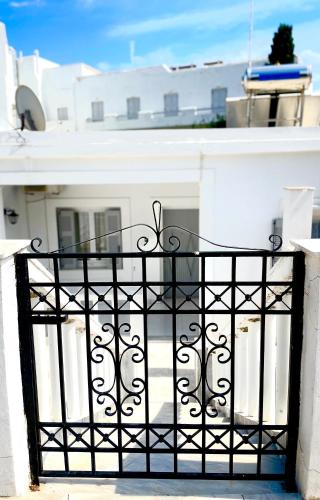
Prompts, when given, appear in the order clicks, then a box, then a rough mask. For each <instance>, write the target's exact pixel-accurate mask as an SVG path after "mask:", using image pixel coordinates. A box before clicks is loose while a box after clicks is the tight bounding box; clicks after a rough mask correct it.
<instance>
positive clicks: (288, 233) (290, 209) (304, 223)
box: [282, 187, 314, 250]
mask: <svg viewBox="0 0 320 500" xmlns="http://www.w3.org/2000/svg"><path fill="white" fill-rule="evenodd" d="M313 194H314V188H313V187H285V188H284V196H283V228H282V239H283V249H284V250H285V249H288V248H290V240H293V239H305V238H311V230H312V211H313Z"/></svg>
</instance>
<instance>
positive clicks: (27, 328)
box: [15, 254, 42, 485]
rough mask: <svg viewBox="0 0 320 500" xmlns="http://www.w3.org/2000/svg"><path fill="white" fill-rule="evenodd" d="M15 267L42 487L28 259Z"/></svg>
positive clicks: (25, 386) (33, 461) (32, 448)
mask: <svg viewBox="0 0 320 500" xmlns="http://www.w3.org/2000/svg"><path fill="white" fill-rule="evenodd" d="M15 265H16V279H17V301H18V323H19V344H20V359H21V378H22V392H23V402H24V408H25V414H26V420H27V432H28V448H29V461H30V473H31V483H32V484H34V485H39V474H40V470H41V469H42V458H41V452H40V450H39V446H38V443H39V442H40V437H39V429H38V422H39V408H38V398H37V379H36V368H35V354H34V344H33V328H32V323H31V302H30V290H29V272H28V261H27V259H26V258H25V255H23V254H18V255H16V257H15Z"/></svg>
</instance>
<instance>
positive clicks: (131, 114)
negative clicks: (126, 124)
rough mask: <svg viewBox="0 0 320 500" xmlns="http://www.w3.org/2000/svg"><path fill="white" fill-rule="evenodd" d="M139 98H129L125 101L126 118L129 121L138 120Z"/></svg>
mask: <svg viewBox="0 0 320 500" xmlns="http://www.w3.org/2000/svg"><path fill="white" fill-rule="evenodd" d="M139 111H140V97H129V98H128V99H127V117H128V119H129V120H134V119H137V118H139Z"/></svg>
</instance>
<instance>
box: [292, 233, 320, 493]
mask: <svg viewBox="0 0 320 500" xmlns="http://www.w3.org/2000/svg"><path fill="white" fill-rule="evenodd" d="M295 248H296V249H297V250H302V251H303V252H304V253H305V256H306V277H305V294H304V322H303V349H302V364H301V390H300V424H299V438H298V453H297V473H296V475H297V483H298V487H299V489H300V491H301V493H302V496H303V498H304V500H316V499H318V498H320V434H319V421H320V341H319V339H320V337H319V334H320V240H311V241H310V240H300V241H296V242H295Z"/></svg>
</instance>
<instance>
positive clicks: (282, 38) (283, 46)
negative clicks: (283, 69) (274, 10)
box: [269, 23, 296, 64]
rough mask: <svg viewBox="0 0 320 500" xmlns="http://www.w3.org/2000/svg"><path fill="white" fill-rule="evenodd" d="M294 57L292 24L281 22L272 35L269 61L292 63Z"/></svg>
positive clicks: (271, 62)
mask: <svg viewBox="0 0 320 500" xmlns="http://www.w3.org/2000/svg"><path fill="white" fill-rule="evenodd" d="M295 59H296V57H295V55H294V41H293V36H292V26H290V25H288V24H282V23H281V24H280V25H279V28H278V31H277V32H276V33H274V36H273V40H272V45H271V53H270V54H269V62H270V64H290V63H294V62H295Z"/></svg>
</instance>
